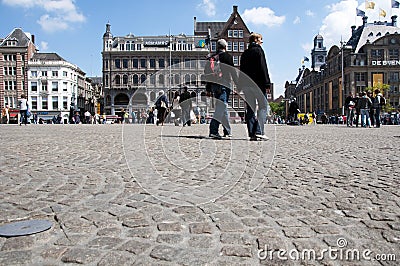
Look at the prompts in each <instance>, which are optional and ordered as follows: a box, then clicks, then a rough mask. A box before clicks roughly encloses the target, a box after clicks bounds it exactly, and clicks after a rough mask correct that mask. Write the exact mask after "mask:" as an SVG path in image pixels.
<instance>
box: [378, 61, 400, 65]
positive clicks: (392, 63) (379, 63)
mask: <svg viewBox="0 0 400 266" xmlns="http://www.w3.org/2000/svg"><path fill="white" fill-rule="evenodd" d="M371 65H372V66H400V60H388V61H384V60H374V61H371Z"/></svg>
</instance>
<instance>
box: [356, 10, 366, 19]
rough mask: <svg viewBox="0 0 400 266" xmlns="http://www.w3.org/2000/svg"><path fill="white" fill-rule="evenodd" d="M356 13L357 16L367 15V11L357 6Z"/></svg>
mask: <svg viewBox="0 0 400 266" xmlns="http://www.w3.org/2000/svg"><path fill="white" fill-rule="evenodd" d="M356 13H357V16H359V17H365V12H364V11H362V10H361V9H358V8H356Z"/></svg>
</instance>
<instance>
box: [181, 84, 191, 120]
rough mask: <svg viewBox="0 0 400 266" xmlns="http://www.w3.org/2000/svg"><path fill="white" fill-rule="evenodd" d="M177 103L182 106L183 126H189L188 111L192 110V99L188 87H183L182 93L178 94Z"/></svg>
mask: <svg viewBox="0 0 400 266" xmlns="http://www.w3.org/2000/svg"><path fill="white" fill-rule="evenodd" d="M179 103H180V106H181V108H182V119H181V120H182V123H183V126H186V125H188V126H191V125H192V121H191V119H190V111H191V110H192V99H191V96H190V92H189V91H188V88H187V87H186V86H185V87H183V93H182V94H181V95H180V98H179Z"/></svg>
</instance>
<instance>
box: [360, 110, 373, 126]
mask: <svg viewBox="0 0 400 266" xmlns="http://www.w3.org/2000/svg"><path fill="white" fill-rule="evenodd" d="M367 125H368V126H371V124H370V121H369V109H361V126H363V127H366V126H367Z"/></svg>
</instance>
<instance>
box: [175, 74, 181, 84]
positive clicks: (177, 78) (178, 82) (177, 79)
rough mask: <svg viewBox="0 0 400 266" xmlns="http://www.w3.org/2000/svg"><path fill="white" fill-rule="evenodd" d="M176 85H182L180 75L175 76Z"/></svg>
mask: <svg viewBox="0 0 400 266" xmlns="http://www.w3.org/2000/svg"><path fill="white" fill-rule="evenodd" d="M175 84H176V85H179V84H181V81H180V76H179V74H176V75H175Z"/></svg>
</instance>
